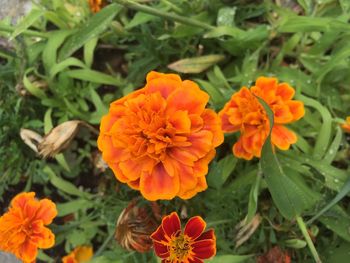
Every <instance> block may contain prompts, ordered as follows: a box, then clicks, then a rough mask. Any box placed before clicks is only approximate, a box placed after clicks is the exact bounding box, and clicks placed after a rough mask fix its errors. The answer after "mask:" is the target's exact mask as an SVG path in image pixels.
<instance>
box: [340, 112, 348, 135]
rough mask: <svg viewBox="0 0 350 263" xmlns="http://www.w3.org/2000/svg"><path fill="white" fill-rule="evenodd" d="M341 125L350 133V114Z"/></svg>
mask: <svg viewBox="0 0 350 263" xmlns="http://www.w3.org/2000/svg"><path fill="white" fill-rule="evenodd" d="M341 127H342V129H343V130H344V131H345V132H348V133H350V116H348V117H347V118H346V122H345V123H343V124H342V125H341Z"/></svg>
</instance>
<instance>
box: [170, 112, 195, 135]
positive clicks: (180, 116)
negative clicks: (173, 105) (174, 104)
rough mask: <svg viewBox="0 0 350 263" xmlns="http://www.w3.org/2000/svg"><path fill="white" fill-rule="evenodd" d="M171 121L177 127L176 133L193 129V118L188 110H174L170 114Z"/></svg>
mask: <svg viewBox="0 0 350 263" xmlns="http://www.w3.org/2000/svg"><path fill="white" fill-rule="evenodd" d="M169 123H170V124H171V125H172V126H173V127H174V128H175V129H176V133H188V132H190V130H191V120H190V118H189V116H188V114H187V111H183V110H179V111H176V112H174V113H173V114H171V115H170V116H169Z"/></svg>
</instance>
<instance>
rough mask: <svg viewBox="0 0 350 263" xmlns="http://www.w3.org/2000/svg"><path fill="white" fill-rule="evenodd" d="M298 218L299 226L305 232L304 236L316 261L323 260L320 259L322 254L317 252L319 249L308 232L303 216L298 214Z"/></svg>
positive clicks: (319, 262)
mask: <svg viewBox="0 0 350 263" xmlns="http://www.w3.org/2000/svg"><path fill="white" fill-rule="evenodd" d="M296 220H297V223H298V226H299V228H300V230H301V233H303V236H304V238H305V240H306V243H307V245H308V247H309V249H310V251H311V254H312V256H313V257H314V259H315V262H316V263H321V262H322V261H321V259H320V256H319V255H318V253H317V250H316V248H315V246H314V243H313V242H312V240H311V237H310V235H309V233H308V232H307V229H306V225H305V223H304V220H303V219H302V217H301V216H297V217H296Z"/></svg>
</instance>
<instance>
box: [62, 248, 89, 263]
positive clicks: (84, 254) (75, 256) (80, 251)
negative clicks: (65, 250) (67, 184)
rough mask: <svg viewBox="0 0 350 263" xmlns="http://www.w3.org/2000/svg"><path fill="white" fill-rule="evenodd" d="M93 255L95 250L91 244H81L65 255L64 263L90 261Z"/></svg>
mask: <svg viewBox="0 0 350 263" xmlns="http://www.w3.org/2000/svg"><path fill="white" fill-rule="evenodd" d="M92 256H93V250H92V247H91V246H79V247H76V248H75V249H74V250H73V251H72V252H71V253H69V254H68V255H67V256H65V257H63V258H62V263H84V262H88V261H89V260H90V259H91V258H92Z"/></svg>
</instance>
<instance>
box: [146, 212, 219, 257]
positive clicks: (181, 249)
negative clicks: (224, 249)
mask: <svg viewBox="0 0 350 263" xmlns="http://www.w3.org/2000/svg"><path fill="white" fill-rule="evenodd" d="M205 227H206V223H205V222H204V220H203V219H202V218H201V217H200V216H195V217H192V218H190V219H189V220H188V222H187V224H186V226H185V229H184V231H182V230H181V223H180V218H179V216H178V215H177V213H176V212H173V213H171V214H170V215H168V216H165V217H164V218H163V220H162V224H161V225H160V226H159V227H158V229H157V230H156V231H155V232H154V233H153V234H152V235H151V238H152V240H153V246H154V251H155V253H156V254H157V256H158V257H160V258H162V263H202V262H203V259H208V258H211V257H213V256H215V254H216V237H215V234H214V230H213V229H210V230H208V231H206V232H204V229H205Z"/></svg>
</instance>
